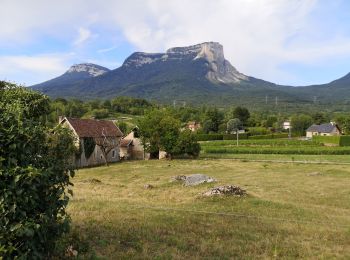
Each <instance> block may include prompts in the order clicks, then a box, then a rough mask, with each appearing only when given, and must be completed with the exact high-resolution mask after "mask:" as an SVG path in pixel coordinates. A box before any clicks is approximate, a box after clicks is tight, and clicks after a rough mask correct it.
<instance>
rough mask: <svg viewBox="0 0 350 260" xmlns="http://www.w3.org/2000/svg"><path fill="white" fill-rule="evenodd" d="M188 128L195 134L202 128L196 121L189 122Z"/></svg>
mask: <svg viewBox="0 0 350 260" xmlns="http://www.w3.org/2000/svg"><path fill="white" fill-rule="evenodd" d="M187 128H188V129H190V130H191V131H192V132H195V131H197V130H198V129H200V128H201V124H200V123H198V122H196V121H189V122H188V123H187Z"/></svg>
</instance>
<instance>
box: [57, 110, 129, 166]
mask: <svg viewBox="0 0 350 260" xmlns="http://www.w3.org/2000/svg"><path fill="white" fill-rule="evenodd" d="M59 121H60V122H59V124H61V125H63V126H65V127H68V128H70V129H71V130H72V131H73V133H74V135H75V137H76V145H77V146H78V147H79V154H77V155H76V158H75V164H76V166H77V167H78V168H80V167H88V166H94V165H100V164H105V163H111V162H117V161H119V144H120V139H121V138H122V136H123V133H122V132H121V131H120V130H119V128H118V127H117V126H116V125H115V124H114V123H113V122H112V121H108V120H96V119H79V118H70V117H64V118H63V119H62V118H61V119H60V120H59Z"/></svg>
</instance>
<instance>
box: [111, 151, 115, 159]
mask: <svg viewBox="0 0 350 260" xmlns="http://www.w3.org/2000/svg"><path fill="white" fill-rule="evenodd" d="M112 158H115V150H112Z"/></svg>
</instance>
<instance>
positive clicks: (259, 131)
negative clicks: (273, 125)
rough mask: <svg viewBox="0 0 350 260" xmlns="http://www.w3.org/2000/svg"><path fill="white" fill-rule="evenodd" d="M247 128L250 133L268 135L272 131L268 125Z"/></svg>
mask: <svg viewBox="0 0 350 260" xmlns="http://www.w3.org/2000/svg"><path fill="white" fill-rule="evenodd" d="M247 130H248V132H249V135H267V134H269V133H271V131H269V129H267V128H266V127H249V128H248V129H247Z"/></svg>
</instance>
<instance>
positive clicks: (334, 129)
mask: <svg viewBox="0 0 350 260" xmlns="http://www.w3.org/2000/svg"><path fill="white" fill-rule="evenodd" d="M315 135H321V136H333V135H341V130H340V128H339V127H338V126H337V125H336V124H335V123H333V122H331V123H327V124H321V125H312V126H310V127H309V128H308V129H306V137H309V138H311V137H313V136H315Z"/></svg>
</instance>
